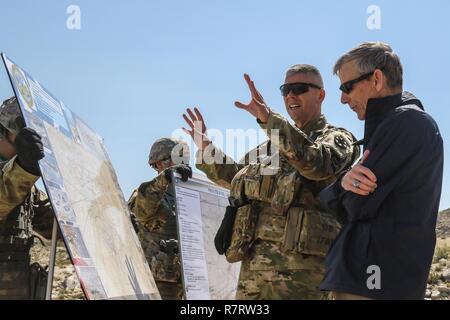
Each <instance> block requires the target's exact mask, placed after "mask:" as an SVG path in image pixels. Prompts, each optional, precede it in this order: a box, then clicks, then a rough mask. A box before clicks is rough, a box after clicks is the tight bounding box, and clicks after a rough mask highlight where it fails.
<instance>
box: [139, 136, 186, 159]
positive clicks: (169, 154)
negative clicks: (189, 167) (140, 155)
mask: <svg viewBox="0 0 450 320" xmlns="http://www.w3.org/2000/svg"><path fill="white" fill-rule="evenodd" d="M189 158H190V157H189V146H188V145H187V143H186V142H184V141H179V140H175V139H172V138H161V139H158V140H156V141H155V143H153V145H152V147H151V149H150V154H149V156H148V163H149V164H150V165H153V164H155V163H156V162H158V161H164V160H169V159H170V160H172V162H173V163H175V164H180V163H185V164H188V163H189Z"/></svg>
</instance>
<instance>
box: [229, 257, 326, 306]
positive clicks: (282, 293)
mask: <svg viewBox="0 0 450 320" xmlns="http://www.w3.org/2000/svg"><path fill="white" fill-rule="evenodd" d="M298 259H299V260H300V261H298V264H299V265H300V266H301V269H292V270H284V271H277V270H270V271H264V270H252V268H251V267H250V264H249V263H250V260H246V261H245V262H244V263H243V264H242V267H241V272H240V274H239V284H238V290H237V295H236V299H238V300H325V299H327V298H328V293H323V292H320V291H319V285H320V282H321V281H322V279H323V274H324V259H323V258H320V257H315V256H306V255H304V256H299V257H298Z"/></svg>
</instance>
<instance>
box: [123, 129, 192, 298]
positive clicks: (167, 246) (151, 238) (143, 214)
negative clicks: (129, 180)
mask: <svg viewBox="0 0 450 320" xmlns="http://www.w3.org/2000/svg"><path fill="white" fill-rule="evenodd" d="M178 143H179V142H177V141H174V140H172V139H169V138H162V139H159V140H157V141H156V142H155V143H154V144H153V146H152V148H151V151H150V156H149V164H150V165H153V164H154V163H155V162H157V161H158V160H161V161H164V160H168V159H169V158H170V156H171V152H172V150H173V148H174V146H175V145H177V144H178ZM183 146H184V145H183ZM184 148H187V146H184ZM184 150H186V149H184ZM181 152H183V150H181ZM184 161H185V162H187V163H188V162H189V160H186V159H184ZM169 169H170V168H168V169H166V170H169ZM166 170H164V171H162V172H161V173H160V174H158V176H156V177H155V178H154V179H153V180H151V181H149V182H144V183H142V184H141V185H140V186H139V188H138V189H137V190H135V191H134V192H133V194H132V195H131V198H130V200H129V201H128V207H129V208H130V210H131V212H132V213H133V214H134V215H135V216H136V218H137V223H136V224H137V229H138V237H139V240H140V242H141V245H142V248H143V250H144V253H145V256H146V258H147V261H148V263H149V265H150V269H151V271H152V274H153V277H154V279H155V282H156V285H157V286H158V290H159V293H160V294H161V298H162V299H163V300H180V299H182V298H183V295H184V289H183V285H182V278H181V263H180V258H179V254H178V253H179V248H178V232H177V220H176V214H175V196H174V194H173V193H172V190H170V181H169V180H168V178H167V175H166V173H167V171H166Z"/></svg>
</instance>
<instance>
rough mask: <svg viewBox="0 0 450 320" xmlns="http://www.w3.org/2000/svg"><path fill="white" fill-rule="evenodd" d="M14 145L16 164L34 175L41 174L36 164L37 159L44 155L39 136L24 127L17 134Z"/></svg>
mask: <svg viewBox="0 0 450 320" xmlns="http://www.w3.org/2000/svg"><path fill="white" fill-rule="evenodd" d="M14 145H15V147H16V152H17V162H18V164H19V165H20V166H21V167H22V168H23V169H24V170H26V171H28V172H29V173H31V174H34V175H35V176H39V175H41V171H40V170H39V164H38V161H39V160H41V159H42V158H43V157H44V146H43V144H42V140H41V136H40V135H39V134H38V133H37V132H36V131H34V130H33V129H31V128H28V127H25V128H23V129H22V130H20V132H19V133H18V134H17V136H16V140H15V141H14Z"/></svg>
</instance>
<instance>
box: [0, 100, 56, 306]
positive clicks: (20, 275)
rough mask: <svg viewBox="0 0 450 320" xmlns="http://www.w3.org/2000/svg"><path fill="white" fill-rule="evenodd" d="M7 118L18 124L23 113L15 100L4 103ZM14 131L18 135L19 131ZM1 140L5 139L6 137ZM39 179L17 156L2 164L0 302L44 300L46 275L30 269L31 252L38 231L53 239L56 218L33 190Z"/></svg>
mask: <svg viewBox="0 0 450 320" xmlns="http://www.w3.org/2000/svg"><path fill="white" fill-rule="evenodd" d="M6 109H8V110H6ZM5 111H6V112H5ZM14 115H15V117H14ZM5 116H6V117H8V121H9V120H11V119H12V121H11V122H14V123H16V124H18V123H19V122H18V121H16V120H17V117H19V116H20V113H19V110H18V106H17V104H16V102H15V98H14V99H10V100H8V101H5V102H4V104H3V105H2V109H1V110H0V117H5ZM2 120H5V119H2ZM1 122H2V124H4V123H5V121H1ZM3 129H4V128H2V130H3ZM15 129H16V130H15V131H17V130H19V129H20V128H15ZM13 130H14V128H13ZM1 138H4V134H3V133H2V134H1ZM38 179H39V177H38V176H35V175H33V174H31V173H29V172H27V171H26V170H24V169H23V168H22V167H20V165H19V164H18V163H17V156H15V157H13V158H12V159H11V160H9V161H0V299H2V300H3V299H15V300H23V299H43V298H44V297H45V285H46V284H45V279H44V277H45V275H46V272H45V271H44V270H42V268H41V267H39V266H38V265H37V264H33V265H31V266H30V249H31V247H32V245H33V242H34V238H35V236H38V235H37V234H36V233H35V231H37V232H39V234H40V235H42V236H44V237H46V238H50V237H51V230H52V226H53V217H54V215H53V211H52V209H51V205H50V202H49V200H48V198H47V196H46V195H45V194H43V193H42V192H40V191H39V190H38V189H37V188H35V187H34V183H35V182H36V181H37V180H38ZM38 282H39V284H38Z"/></svg>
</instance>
